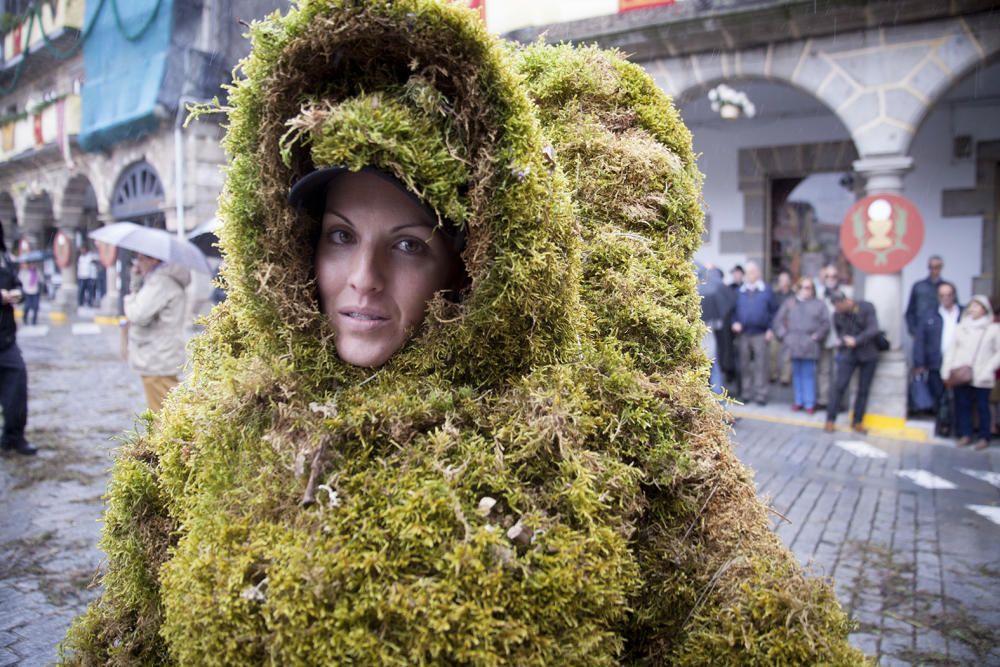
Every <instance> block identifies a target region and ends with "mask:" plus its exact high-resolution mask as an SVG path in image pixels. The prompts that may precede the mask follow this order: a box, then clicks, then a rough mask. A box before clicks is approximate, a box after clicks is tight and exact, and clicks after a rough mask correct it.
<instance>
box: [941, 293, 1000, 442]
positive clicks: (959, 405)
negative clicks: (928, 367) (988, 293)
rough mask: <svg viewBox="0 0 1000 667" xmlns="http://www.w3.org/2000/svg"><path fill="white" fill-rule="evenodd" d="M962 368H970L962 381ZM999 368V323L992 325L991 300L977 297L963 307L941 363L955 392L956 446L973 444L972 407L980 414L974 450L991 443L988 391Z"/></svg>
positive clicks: (946, 379)
mask: <svg viewBox="0 0 1000 667" xmlns="http://www.w3.org/2000/svg"><path fill="white" fill-rule="evenodd" d="M963 367H968V368H971V370H972V372H971V377H968V379H969V381H968V382H965V381H963V378H962V377H961V376H962V375H963V374H964V375H966V376H968V373H963V371H962V370H961V369H962V368H963ZM997 367H1000V324H994V322H993V307H992V305H991V304H990V300H989V299H988V298H987V297H985V296H983V295H981V294H977V295H976V296H974V297H972V300H971V301H970V302H969V305H968V306H966V309H965V313H964V314H963V315H962V319H961V321H960V322H959V323H958V327H957V328H956V329H955V335H954V336H953V337H952V339H951V344H950V345H949V346H948V349H947V350H945V353H944V360H943V361H942V362H941V377H942V378H944V379H945V382H946V384H948V385H949V386H950V387H951V388H952V389H953V390H954V392H955V432H956V434H957V435H958V446H959V447H965V446H966V445H968V444H969V443H971V442H972V406H973V405H975V406H976V410H977V412H978V413H979V429H978V430H979V439H978V440H977V441H976V449H986V447H988V446H989V441H990V419H989V415H990V405H989V396H990V390H991V389H992V388H993V384H994V372H995V371H996V369H997Z"/></svg>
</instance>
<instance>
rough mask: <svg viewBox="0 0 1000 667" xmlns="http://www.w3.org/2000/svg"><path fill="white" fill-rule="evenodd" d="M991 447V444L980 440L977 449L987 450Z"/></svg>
mask: <svg viewBox="0 0 1000 667" xmlns="http://www.w3.org/2000/svg"><path fill="white" fill-rule="evenodd" d="M989 446H990V443H989V441H987V440H980V441H979V442H977V443H976V449H986V448H987V447H989Z"/></svg>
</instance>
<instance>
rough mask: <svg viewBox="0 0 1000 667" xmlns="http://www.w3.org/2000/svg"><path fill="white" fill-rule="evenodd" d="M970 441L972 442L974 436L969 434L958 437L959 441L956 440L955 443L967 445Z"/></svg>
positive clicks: (962, 445)
mask: <svg viewBox="0 0 1000 667" xmlns="http://www.w3.org/2000/svg"><path fill="white" fill-rule="evenodd" d="M970 442H972V438H970V437H969V436H967V435H963V436H962V437H961V438H959V439H958V442H956V443H955V444H957V445H958V446H959V447H967V446H968V445H969V443H970Z"/></svg>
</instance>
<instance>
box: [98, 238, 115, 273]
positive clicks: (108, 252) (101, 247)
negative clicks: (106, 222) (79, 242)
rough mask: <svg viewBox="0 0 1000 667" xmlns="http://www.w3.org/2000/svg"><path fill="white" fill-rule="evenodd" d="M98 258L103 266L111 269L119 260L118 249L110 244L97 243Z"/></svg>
mask: <svg viewBox="0 0 1000 667" xmlns="http://www.w3.org/2000/svg"><path fill="white" fill-rule="evenodd" d="M97 258H98V259H100V260H101V266H103V267H104V268H106V269H110V268H111V267H112V266H114V265H115V260H116V259H118V248H117V247H115V246H113V245H111V244H110V243H102V242H101V241H98V242H97Z"/></svg>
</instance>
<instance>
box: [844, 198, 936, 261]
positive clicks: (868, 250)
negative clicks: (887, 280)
mask: <svg viewBox="0 0 1000 667" xmlns="http://www.w3.org/2000/svg"><path fill="white" fill-rule="evenodd" d="M923 244H924V219H923V217H922V216H921V215H920V211H918V210H917V207H916V206H915V205H914V204H913V202H911V201H910V200H909V199H907V198H906V197H902V196H900V195H890V194H876V195H868V196H867V197H865V198H864V199H862V200H860V201H858V202H857V203H856V204H854V206H852V207H851V210H849V211H848V212H847V215H846V216H844V221H843V223H842V224H841V225H840V247H841V249H842V250H843V252H844V256H845V257H847V261H849V262H850V263H851V264H852V265H854V266H856V267H857V268H858V269H860V270H862V271H864V272H865V273H896V272H897V271H900V270H901V269H902V268H903V267H904V266H906V265H907V264H909V263H910V262H911V261H912V260H913V258H914V257H916V256H917V253H918V252H920V247H921V246H922V245H923Z"/></svg>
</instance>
